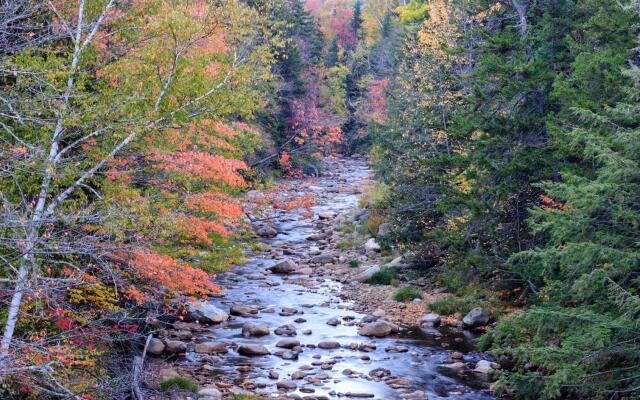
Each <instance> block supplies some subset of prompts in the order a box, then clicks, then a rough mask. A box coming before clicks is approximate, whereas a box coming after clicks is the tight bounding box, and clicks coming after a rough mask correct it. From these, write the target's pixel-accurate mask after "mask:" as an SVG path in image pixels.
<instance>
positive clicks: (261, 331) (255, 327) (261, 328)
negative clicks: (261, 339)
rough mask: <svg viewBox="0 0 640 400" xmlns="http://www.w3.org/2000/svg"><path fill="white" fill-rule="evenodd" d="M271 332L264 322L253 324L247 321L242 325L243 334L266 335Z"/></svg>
mask: <svg viewBox="0 0 640 400" xmlns="http://www.w3.org/2000/svg"><path fill="white" fill-rule="evenodd" d="M268 334H269V327H268V326H266V325H264V324H252V323H250V322H247V323H246V324H244V325H242V336H244V337H251V336H266V335H268Z"/></svg>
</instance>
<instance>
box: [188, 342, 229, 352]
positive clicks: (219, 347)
mask: <svg viewBox="0 0 640 400" xmlns="http://www.w3.org/2000/svg"><path fill="white" fill-rule="evenodd" d="M195 352H196V353H209V354H216V353H226V352H227V345H226V344H224V343H222V342H204V343H197V344H196V347H195Z"/></svg>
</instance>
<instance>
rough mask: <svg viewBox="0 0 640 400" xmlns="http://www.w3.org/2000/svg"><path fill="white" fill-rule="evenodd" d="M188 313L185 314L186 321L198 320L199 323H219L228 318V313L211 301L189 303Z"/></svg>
mask: <svg viewBox="0 0 640 400" xmlns="http://www.w3.org/2000/svg"><path fill="white" fill-rule="evenodd" d="M188 308H189V311H190V312H189V314H188V315H187V316H186V318H185V320H187V321H198V322H200V323H201V324H206V325H209V324H219V323H221V322H224V321H226V320H228V319H229V314H227V313H226V312H224V311H222V310H221V309H219V308H218V307H216V306H215V305H213V304H211V303H205V302H202V301H201V302H198V303H196V304H192V303H189V304H188Z"/></svg>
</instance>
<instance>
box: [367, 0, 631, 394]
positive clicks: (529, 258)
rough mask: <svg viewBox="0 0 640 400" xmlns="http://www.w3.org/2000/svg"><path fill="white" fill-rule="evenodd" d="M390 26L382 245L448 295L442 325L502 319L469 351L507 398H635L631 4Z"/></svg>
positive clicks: (461, 14) (520, 1) (490, 4)
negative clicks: (485, 361) (397, 250)
mask: <svg viewBox="0 0 640 400" xmlns="http://www.w3.org/2000/svg"><path fill="white" fill-rule="evenodd" d="M391 9H392V10H393V11H392V13H393V14H394V18H393V19H394V27H395V28H394V30H393V32H396V33H395V35H399V36H400V38H399V39H397V40H396V41H394V42H393V44H392V47H393V60H394V62H393V70H392V71H391V72H388V71H385V72H383V73H382V76H383V78H382V79H384V82H385V88H384V94H385V95H384V106H385V112H384V113H382V114H381V115H382V118H378V119H377V120H374V121H373V122H371V121H369V122H368V123H367V129H368V131H369V133H370V135H371V138H370V140H371V142H372V147H371V158H372V162H373V164H374V165H375V168H376V171H377V174H378V176H379V177H380V178H381V180H382V186H381V188H380V191H381V192H382V193H383V195H384V196H385V204H383V205H382V206H380V209H379V210H378V212H379V214H380V215H382V216H384V217H385V218H388V219H389V220H390V221H392V222H393V224H394V229H393V232H392V234H390V235H389V238H388V240H389V242H390V243H393V244H396V245H399V246H401V247H405V248H406V249H407V251H410V252H412V253H413V254H414V255H415V257H416V259H417V260H418V261H417V262H418V263H419V264H420V265H421V267H422V269H423V271H424V273H425V274H428V275H429V276H431V277H432V279H433V280H434V282H435V283H436V284H437V285H441V286H444V287H446V288H448V289H449V290H451V291H452V292H454V293H456V294H457V295H458V297H457V301H450V302H449V304H448V307H446V312H448V313H455V312H456V311H465V310H466V311H468V309H469V308H470V307H471V305H485V306H486V307H488V308H491V309H493V310H494V313H495V314H496V315H499V316H500V318H498V323H497V325H496V326H494V327H493V328H492V329H490V330H489V331H488V332H486V334H485V335H484V336H483V337H482V338H481V340H480V344H481V347H482V348H484V349H486V350H490V351H491V352H492V354H494V355H495V356H496V357H497V358H498V359H499V360H501V363H503V364H504V365H507V366H509V370H508V371H507V372H504V373H503V376H502V378H501V381H500V389H501V391H502V393H503V394H506V395H511V396H514V397H515V398H522V399H556V398H571V399H614V398H636V397H637V396H638V393H639V391H640V385H639V383H640V378H639V376H640V375H639V372H640V369H639V365H640V363H639V361H640V360H639V358H638V357H639V356H640V352H639V350H640V347H639V346H640V342H639V341H640V298H639V297H638V295H639V289H640V253H639V250H640V247H639V246H638V245H639V243H640V241H639V239H640V202H639V199H640V191H639V190H640V164H639V163H640V148H639V147H638V146H639V143H640V136H639V135H640V129H639V128H640V125H639V123H640V118H639V117H640V113H639V111H640V97H639V96H640V69H639V68H640V57H639V55H640V53H639V52H638V46H639V44H640V42H639V40H638V38H639V36H638V32H639V30H638V29H639V26H638V23H639V22H640V19H639V18H640V15H639V11H640V9H639V8H638V3H637V2H623V1H616V0H611V1H609V0H597V1H572V0H549V1H528V0H512V1H477V0H462V1H446V0H431V1H416V0H412V1H411V2H410V3H409V4H408V5H405V6H400V7H398V8H395V9H393V8H391ZM398 32H399V33H398ZM383 36H384V35H383ZM379 40H381V41H382V42H377V43H376V44H375V45H374V46H371V47H370V50H369V53H368V54H370V55H371V56H374V55H375V54H376V53H375V51H376V50H377V47H376V46H388V45H389V43H388V42H386V41H385V39H379ZM376 58H377V57H376ZM371 75H372V76H374V77H375V76H376V75H377V71H372V72H371ZM374 88H375V86H370V89H371V90H375V89H374ZM380 101H381V102H382V100H380ZM514 306H515V307H516V309H515V310H514V309H513V307H514ZM442 308H444V307H442Z"/></svg>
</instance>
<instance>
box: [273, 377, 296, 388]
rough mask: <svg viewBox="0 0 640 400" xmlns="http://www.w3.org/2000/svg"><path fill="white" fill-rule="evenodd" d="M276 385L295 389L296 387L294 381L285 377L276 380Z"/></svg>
mask: <svg viewBox="0 0 640 400" xmlns="http://www.w3.org/2000/svg"><path fill="white" fill-rule="evenodd" d="M276 387H277V388H278V389H285V390H295V389H296V388H297V387H298V385H296V384H295V382H293V381H291V380H288V379H285V380H282V381H278V382H277V383H276Z"/></svg>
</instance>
